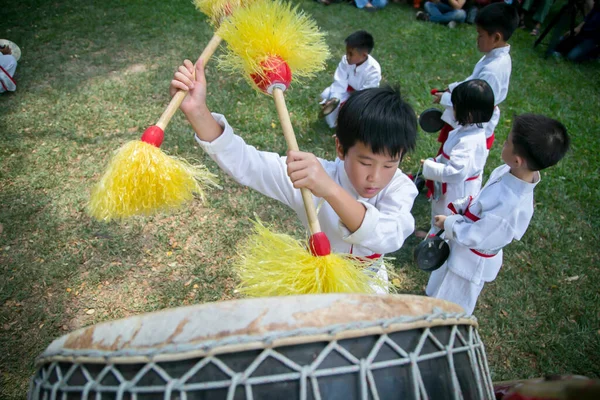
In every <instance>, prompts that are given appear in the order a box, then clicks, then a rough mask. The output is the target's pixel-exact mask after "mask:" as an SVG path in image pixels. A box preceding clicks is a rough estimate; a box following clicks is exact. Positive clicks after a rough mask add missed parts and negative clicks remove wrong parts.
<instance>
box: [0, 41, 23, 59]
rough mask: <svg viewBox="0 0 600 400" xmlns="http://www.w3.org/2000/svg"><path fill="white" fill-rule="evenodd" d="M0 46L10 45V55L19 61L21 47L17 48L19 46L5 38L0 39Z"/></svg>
mask: <svg viewBox="0 0 600 400" xmlns="http://www.w3.org/2000/svg"><path fill="white" fill-rule="evenodd" d="M0 46H8V47H10V50H11V51H12V56H13V57H14V58H15V60H17V61H19V59H20V58H21V49H20V48H19V46H17V45H16V44H15V43H13V42H11V41H10V40H6V39H0Z"/></svg>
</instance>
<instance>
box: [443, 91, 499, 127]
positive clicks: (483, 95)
mask: <svg viewBox="0 0 600 400" xmlns="http://www.w3.org/2000/svg"><path fill="white" fill-rule="evenodd" d="M451 99H452V107H453V108H454V112H455V118H456V121H457V122H458V123H459V124H461V125H471V124H475V125H477V126H478V127H480V128H481V127H482V124H483V123H485V122H489V121H490V119H491V118H492V114H493V113H494V104H495V103H494V91H493V90H492V88H491V87H490V85H489V84H488V83H487V82H486V81H484V80H482V79H472V80H470V81H465V82H463V83H461V84H460V85H458V86H457V87H455V88H454V90H453V91H452V97H451Z"/></svg>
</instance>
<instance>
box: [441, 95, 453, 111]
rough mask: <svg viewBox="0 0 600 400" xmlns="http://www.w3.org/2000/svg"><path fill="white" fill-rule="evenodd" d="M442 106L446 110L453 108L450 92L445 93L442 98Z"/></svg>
mask: <svg viewBox="0 0 600 400" xmlns="http://www.w3.org/2000/svg"><path fill="white" fill-rule="evenodd" d="M440 104H441V105H443V106H444V107H446V108H450V107H452V94H450V93H449V92H444V94H443V95H442V98H441V99H440Z"/></svg>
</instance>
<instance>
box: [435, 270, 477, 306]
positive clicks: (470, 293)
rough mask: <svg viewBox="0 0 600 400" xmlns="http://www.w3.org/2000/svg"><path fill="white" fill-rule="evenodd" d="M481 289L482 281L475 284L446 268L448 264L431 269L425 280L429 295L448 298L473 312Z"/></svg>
mask: <svg viewBox="0 0 600 400" xmlns="http://www.w3.org/2000/svg"><path fill="white" fill-rule="evenodd" d="M482 289H483V282H481V283H479V284H476V283H473V282H471V281H470V280H468V279H465V278H463V277H461V276H459V275H457V274H455V273H454V272H452V271H450V270H449V269H448V264H444V265H442V267H441V268H439V269H437V270H435V271H433V272H432V273H431V276H430V277H429V282H427V289H425V293H426V294H427V296H429V297H435V298H438V299H442V300H448V301H451V302H453V303H456V304H458V305H459V306H461V307H462V308H464V309H465V312H466V313H467V314H469V315H470V314H473V310H474V309H475V304H477V298H478V297H479V294H480V293H481V290H482Z"/></svg>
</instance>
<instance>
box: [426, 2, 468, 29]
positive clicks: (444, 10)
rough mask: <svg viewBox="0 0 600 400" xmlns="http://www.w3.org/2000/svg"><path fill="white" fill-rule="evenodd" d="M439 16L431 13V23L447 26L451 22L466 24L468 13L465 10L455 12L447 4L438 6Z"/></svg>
mask: <svg viewBox="0 0 600 400" xmlns="http://www.w3.org/2000/svg"><path fill="white" fill-rule="evenodd" d="M437 11H438V13H437V14H435V15H434V14H431V13H430V17H431V18H430V21H431V22H437V23H439V24H446V23H448V22H450V21H456V22H464V21H465V19H466V18H467V13H466V12H465V11H464V10H455V9H453V8H452V7H450V6H449V5H446V4H437Z"/></svg>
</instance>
